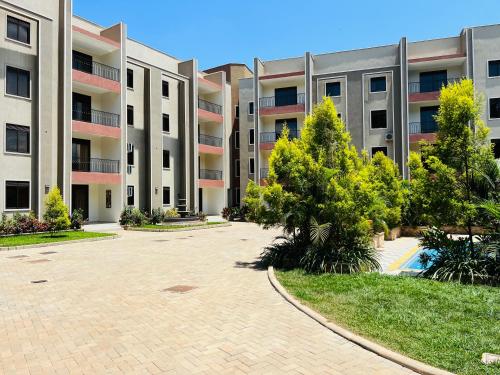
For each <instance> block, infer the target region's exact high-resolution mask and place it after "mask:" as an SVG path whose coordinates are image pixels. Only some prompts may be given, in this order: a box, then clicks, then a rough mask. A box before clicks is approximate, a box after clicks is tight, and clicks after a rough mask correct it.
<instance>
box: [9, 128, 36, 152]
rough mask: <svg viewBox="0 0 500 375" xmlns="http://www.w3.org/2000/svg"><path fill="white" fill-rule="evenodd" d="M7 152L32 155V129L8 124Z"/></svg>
mask: <svg viewBox="0 0 500 375" xmlns="http://www.w3.org/2000/svg"><path fill="white" fill-rule="evenodd" d="M5 150H6V151H8V152H19V153H22V154H29V153H30V128H29V127H27V126H20V125H12V124H7V126H6V142H5Z"/></svg>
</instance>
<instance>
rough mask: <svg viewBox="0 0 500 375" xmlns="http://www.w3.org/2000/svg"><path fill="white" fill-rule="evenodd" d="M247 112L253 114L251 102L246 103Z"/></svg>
mask: <svg viewBox="0 0 500 375" xmlns="http://www.w3.org/2000/svg"><path fill="white" fill-rule="evenodd" d="M248 114H249V115H253V102H249V103H248Z"/></svg>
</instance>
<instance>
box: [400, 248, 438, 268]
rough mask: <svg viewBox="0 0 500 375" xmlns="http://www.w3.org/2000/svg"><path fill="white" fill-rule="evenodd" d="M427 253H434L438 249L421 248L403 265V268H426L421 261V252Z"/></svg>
mask: <svg viewBox="0 0 500 375" xmlns="http://www.w3.org/2000/svg"><path fill="white" fill-rule="evenodd" d="M422 253H426V254H429V255H434V254H435V253H436V250H430V249H420V250H419V251H417V252H416V253H415V254H414V255H413V256H412V257H411V258H410V259H409V260H408V261H407V262H406V263H405V264H403V265H402V266H401V269H411V270H418V271H421V270H424V269H425V268H424V266H423V265H422V263H420V254H422Z"/></svg>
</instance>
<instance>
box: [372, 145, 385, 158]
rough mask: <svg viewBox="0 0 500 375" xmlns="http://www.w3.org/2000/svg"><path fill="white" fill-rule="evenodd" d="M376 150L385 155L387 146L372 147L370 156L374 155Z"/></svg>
mask: <svg viewBox="0 0 500 375" xmlns="http://www.w3.org/2000/svg"><path fill="white" fill-rule="evenodd" d="M377 152H381V153H383V154H384V155H385V156H387V147H382V146H381V147H372V157H373V156H375V154H376V153H377Z"/></svg>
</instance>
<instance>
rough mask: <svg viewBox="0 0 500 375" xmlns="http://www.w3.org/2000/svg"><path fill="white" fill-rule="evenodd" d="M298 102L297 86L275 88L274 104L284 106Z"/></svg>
mask: <svg viewBox="0 0 500 375" xmlns="http://www.w3.org/2000/svg"><path fill="white" fill-rule="evenodd" d="M295 104H297V87H282V88H279V89H274V106H275V107H282V106H286V105H295Z"/></svg>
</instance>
